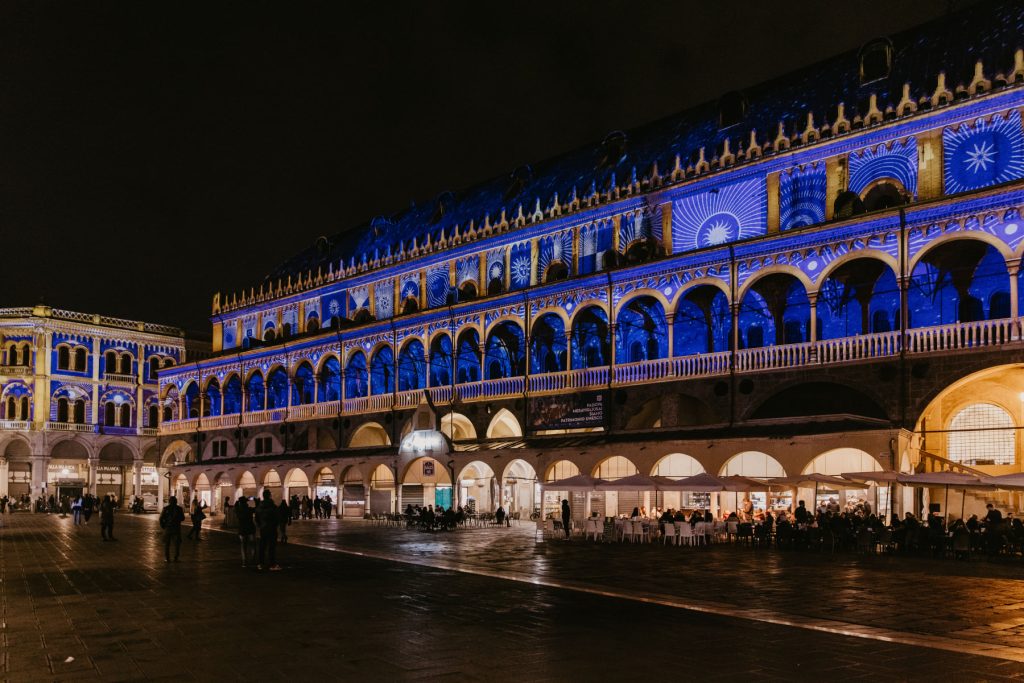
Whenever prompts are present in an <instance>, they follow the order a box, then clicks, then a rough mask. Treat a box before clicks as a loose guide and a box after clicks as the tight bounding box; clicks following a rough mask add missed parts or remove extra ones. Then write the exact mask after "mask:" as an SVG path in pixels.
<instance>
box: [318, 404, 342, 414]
mask: <svg viewBox="0 0 1024 683" xmlns="http://www.w3.org/2000/svg"><path fill="white" fill-rule="evenodd" d="M340 409H341V401H326V402H324V403H314V404H313V414H314V416H315V417H337V416H338V411H339V410H340Z"/></svg>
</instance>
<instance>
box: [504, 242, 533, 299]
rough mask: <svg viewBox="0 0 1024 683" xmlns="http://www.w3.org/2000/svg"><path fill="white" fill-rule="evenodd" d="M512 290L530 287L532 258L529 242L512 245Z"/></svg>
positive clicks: (510, 266) (510, 265)
mask: <svg viewBox="0 0 1024 683" xmlns="http://www.w3.org/2000/svg"><path fill="white" fill-rule="evenodd" d="M509 268H510V269H511V280H512V289H524V288H526V287H529V286H530V276H531V273H533V257H532V254H531V253H530V243H529V242H519V243H518V244H513V245H512V254H511V259H510V260H509Z"/></svg>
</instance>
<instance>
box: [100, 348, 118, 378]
mask: <svg viewBox="0 0 1024 683" xmlns="http://www.w3.org/2000/svg"><path fill="white" fill-rule="evenodd" d="M103 372H105V373H107V372H117V352H116V351H107V352H106V353H105V354H103Z"/></svg>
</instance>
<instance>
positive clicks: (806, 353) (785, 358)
mask: <svg viewBox="0 0 1024 683" xmlns="http://www.w3.org/2000/svg"><path fill="white" fill-rule="evenodd" d="M812 348H813V345H812V344H811V343H810V342H804V343H802V344H781V345H779V346H762V347H760V348H756V349H743V350H742V351H738V352H737V353H736V369H737V371H739V372H752V371H755V370H774V369H776V368H793V367H799V366H802V365H807V364H808V363H809V361H810V358H811V349H812Z"/></svg>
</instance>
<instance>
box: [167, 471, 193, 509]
mask: <svg viewBox="0 0 1024 683" xmlns="http://www.w3.org/2000/svg"><path fill="white" fill-rule="evenodd" d="M171 494H172V495H174V496H177V498H178V505H181V506H182V507H183V508H185V509H186V510H187V509H188V507H189V503H190V502H191V499H192V498H191V496H192V487H190V486H189V485H188V477H186V476H185V475H184V474H179V475H178V476H177V477H175V478H174V486H173V487H172V490H171Z"/></svg>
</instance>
